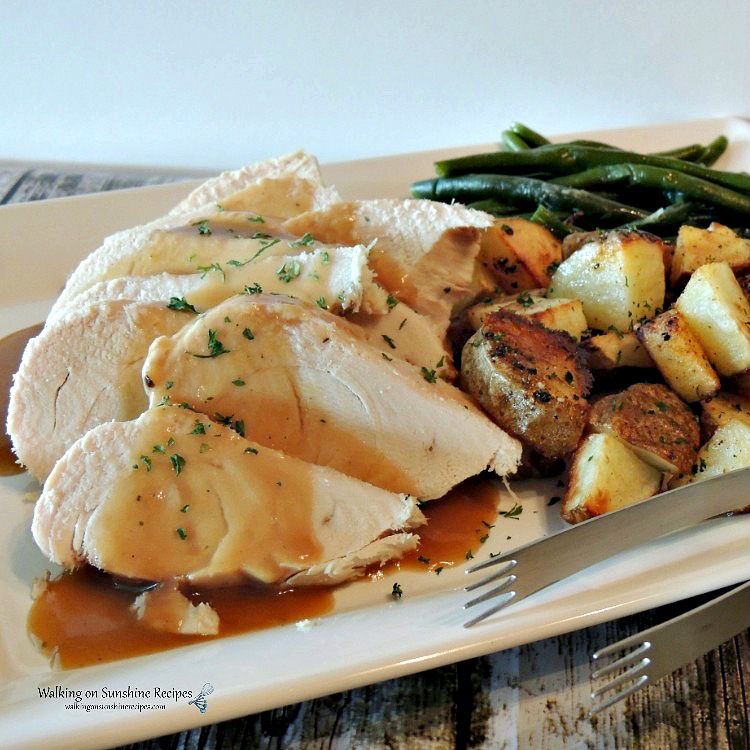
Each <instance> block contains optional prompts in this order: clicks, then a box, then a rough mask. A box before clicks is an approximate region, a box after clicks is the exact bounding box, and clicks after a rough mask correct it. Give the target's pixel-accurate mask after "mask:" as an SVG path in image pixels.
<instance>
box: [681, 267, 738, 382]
mask: <svg viewBox="0 0 750 750" xmlns="http://www.w3.org/2000/svg"><path fill="white" fill-rule="evenodd" d="M674 306H675V307H676V308H677V309H678V310H679V311H680V314H681V315H682V316H683V317H684V318H685V320H686V322H687V324H688V325H689V326H690V328H691V329H692V331H693V333H694V334H695V337H696V338H697V339H698V341H700V342H701V344H702V346H703V349H704V350H705V352H706V356H707V357H708V359H709V361H710V362H711V364H712V365H713V366H714V367H715V368H716V370H717V371H718V372H719V374H720V375H723V376H725V377H730V376H732V375H738V374H740V373H743V372H746V371H747V370H750V302H748V300H747V298H746V297H745V294H744V292H743V291H742V288H741V287H740V285H739V283H738V282H737V278H736V277H735V275H734V272H733V271H732V269H731V268H730V266H729V264H728V263H704V264H703V265H702V266H700V268H697V269H696V270H695V271H694V272H693V274H692V276H691V277H690V280H689V281H688V283H687V284H686V285H685V288H684V289H683V290H682V293H681V294H680V296H679V297H678V298H677V301H676V302H675V303H674Z"/></svg>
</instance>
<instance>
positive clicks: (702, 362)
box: [636, 309, 721, 403]
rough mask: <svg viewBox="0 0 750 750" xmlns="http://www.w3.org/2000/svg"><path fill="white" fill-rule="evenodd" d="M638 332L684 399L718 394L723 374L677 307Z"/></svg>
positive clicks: (663, 372) (669, 380)
mask: <svg viewBox="0 0 750 750" xmlns="http://www.w3.org/2000/svg"><path fill="white" fill-rule="evenodd" d="M636 333H637V336H638V340H639V341H640V342H641V343H642V344H643V345H644V346H645V347H646V351H647V352H648V354H649V356H650V357H651V359H652V360H653V361H654V364H655V365H656V367H657V368H658V370H659V372H660V373H661V374H662V377H663V378H664V380H665V381H666V382H667V384H668V385H669V386H670V387H671V388H672V390H673V391H674V392H675V393H676V394H677V395H678V396H679V397H680V398H681V399H683V400H684V401H687V402H689V403H691V402H693V401H700V399H702V398H706V397H708V396H713V395H714V394H715V393H718V391H719V388H720V387H721V381H720V380H719V376H718V375H717V374H716V371H715V370H714V368H713V367H712V366H711V363H710V362H709V361H708V357H707V356H706V352H705V350H704V349H703V347H702V346H701V343H700V341H698V339H697V338H696V336H695V334H694V333H693V331H692V329H691V328H690V327H689V326H688V324H687V321H686V320H685V318H684V317H683V316H682V315H681V314H680V313H679V312H678V311H677V310H675V309H670V310H667V311H666V312H663V313H661V314H660V315H657V316H656V317H655V318H653V319H651V320H649V321H647V322H645V323H644V324H643V325H641V326H640V327H639V328H638V330H637V332H636Z"/></svg>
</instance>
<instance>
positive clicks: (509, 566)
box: [465, 555, 518, 575]
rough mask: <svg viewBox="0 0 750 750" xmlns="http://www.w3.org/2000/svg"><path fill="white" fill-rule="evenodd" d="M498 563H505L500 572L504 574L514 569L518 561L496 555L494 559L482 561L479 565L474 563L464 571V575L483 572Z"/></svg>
mask: <svg viewBox="0 0 750 750" xmlns="http://www.w3.org/2000/svg"><path fill="white" fill-rule="evenodd" d="M500 563H505V567H503V568H502V569H501V570H503V571H505V572H506V573H507V572H508V571H509V570H512V569H513V568H515V566H516V565H517V564H518V560H514V559H513V558H512V557H510V558H508V557H503V556H502V555H496V556H495V557H490V559H489V560H484V561H483V562H480V563H475V564H474V565H472V566H471V567H470V568H467V569H466V571H465V572H466V574H467V575H468V574H470V573H476V572H477V571H478V570H484V569H485V568H491V567H494V566H495V565H500Z"/></svg>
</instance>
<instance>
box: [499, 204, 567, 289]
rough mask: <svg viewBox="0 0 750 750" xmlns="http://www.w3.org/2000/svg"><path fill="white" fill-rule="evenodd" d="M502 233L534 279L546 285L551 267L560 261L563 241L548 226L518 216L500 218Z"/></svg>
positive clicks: (507, 243) (539, 284)
mask: <svg viewBox="0 0 750 750" xmlns="http://www.w3.org/2000/svg"><path fill="white" fill-rule="evenodd" d="M499 223H500V229H501V230H502V234H501V237H502V239H503V241H504V242H505V244H506V245H507V246H508V247H511V248H512V249H513V251H514V252H515V254H516V257H517V258H518V260H519V261H520V262H521V263H522V264H523V266H524V267H525V268H526V270H527V271H528V272H529V274H530V275H531V277H532V278H533V279H534V281H535V282H536V284H535V286H538V287H547V286H549V280H550V275H551V270H552V269H554V268H557V266H558V265H559V264H560V262H561V261H562V241H561V240H559V239H558V238H557V237H555V235H554V234H552V232H550V230H549V229H547V227H543V226H542V225H541V224H537V223H536V222H534V221H529V220H528V219H524V218H521V217H510V218H506V219H500V220H499Z"/></svg>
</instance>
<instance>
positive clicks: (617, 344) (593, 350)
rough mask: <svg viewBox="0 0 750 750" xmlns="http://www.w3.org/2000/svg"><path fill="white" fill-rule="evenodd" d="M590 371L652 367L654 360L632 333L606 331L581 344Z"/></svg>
mask: <svg viewBox="0 0 750 750" xmlns="http://www.w3.org/2000/svg"><path fill="white" fill-rule="evenodd" d="M581 347H582V348H583V350H584V352H586V358H587V360H588V363H589V367H590V368H591V369H592V370H614V369H616V368H618V367H645V368H648V367H651V368H653V367H654V360H653V359H651V356H650V355H649V353H648V352H647V351H646V347H645V346H644V345H643V344H642V343H641V342H640V341H639V340H638V337H637V336H636V334H635V332H634V331H624V332H622V331H607V333H600V334H598V335H597V336H592V337H591V338H589V339H586V341H584V342H583V343H582V344H581Z"/></svg>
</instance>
